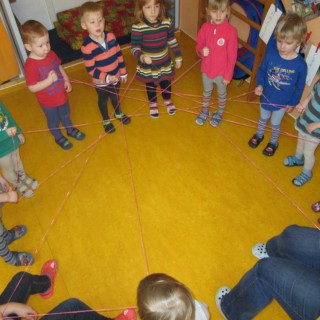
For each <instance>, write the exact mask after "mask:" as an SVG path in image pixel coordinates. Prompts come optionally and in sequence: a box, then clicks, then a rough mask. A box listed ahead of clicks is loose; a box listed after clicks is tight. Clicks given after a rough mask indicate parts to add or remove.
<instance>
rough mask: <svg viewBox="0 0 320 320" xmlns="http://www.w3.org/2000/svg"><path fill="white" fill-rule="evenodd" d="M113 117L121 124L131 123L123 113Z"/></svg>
mask: <svg viewBox="0 0 320 320" xmlns="http://www.w3.org/2000/svg"><path fill="white" fill-rule="evenodd" d="M114 117H115V118H116V119H117V120H119V121H120V122H121V123H123V124H129V123H130V122H131V119H130V117H129V116H127V115H125V114H124V113H119V114H116V113H115V114H114Z"/></svg>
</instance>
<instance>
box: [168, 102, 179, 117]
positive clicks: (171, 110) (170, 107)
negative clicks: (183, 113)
mask: <svg viewBox="0 0 320 320" xmlns="http://www.w3.org/2000/svg"><path fill="white" fill-rule="evenodd" d="M176 112H177V109H176V107H175V106H174V105H173V104H172V103H171V104H169V105H167V113H168V115H169V116H173V115H174V114H176Z"/></svg>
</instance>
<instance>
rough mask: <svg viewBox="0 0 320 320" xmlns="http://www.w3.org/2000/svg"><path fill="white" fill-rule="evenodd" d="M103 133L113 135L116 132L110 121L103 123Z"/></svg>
mask: <svg viewBox="0 0 320 320" xmlns="http://www.w3.org/2000/svg"><path fill="white" fill-rule="evenodd" d="M103 127H104V131H105V132H106V133H113V132H115V131H116V129H115V127H114V126H113V124H112V122H111V121H104V122H103Z"/></svg>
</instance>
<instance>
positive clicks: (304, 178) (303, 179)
mask: <svg viewBox="0 0 320 320" xmlns="http://www.w3.org/2000/svg"><path fill="white" fill-rule="evenodd" d="M311 178H312V176H308V175H307V174H305V173H304V172H301V174H300V175H299V176H297V177H295V178H294V179H293V180H292V183H293V184H294V185H295V186H296V187H302V186H303V185H304V184H306V183H307V182H308V181H309V180H310V179H311Z"/></svg>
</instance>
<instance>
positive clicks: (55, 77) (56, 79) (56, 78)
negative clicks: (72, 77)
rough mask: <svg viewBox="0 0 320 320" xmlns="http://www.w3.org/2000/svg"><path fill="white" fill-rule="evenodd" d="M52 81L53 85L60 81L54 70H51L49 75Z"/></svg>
mask: <svg viewBox="0 0 320 320" xmlns="http://www.w3.org/2000/svg"><path fill="white" fill-rule="evenodd" d="M47 79H49V80H50V81H51V84H52V83H54V82H56V81H58V76H57V74H56V73H55V72H54V70H51V71H50V72H49V73H48V78H47Z"/></svg>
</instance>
